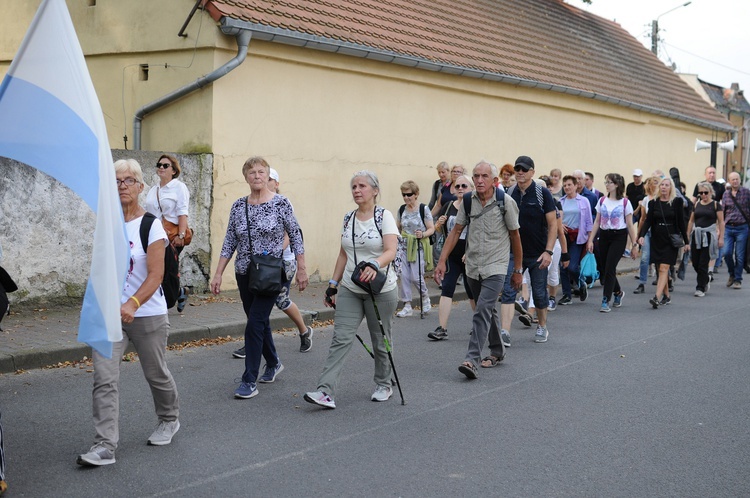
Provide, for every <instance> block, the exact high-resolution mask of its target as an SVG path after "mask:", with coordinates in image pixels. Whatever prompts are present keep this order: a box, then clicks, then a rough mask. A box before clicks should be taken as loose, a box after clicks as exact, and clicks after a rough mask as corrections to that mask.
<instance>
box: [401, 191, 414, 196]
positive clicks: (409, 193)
mask: <svg viewBox="0 0 750 498" xmlns="http://www.w3.org/2000/svg"><path fill="white" fill-rule="evenodd" d="M401 195H402V196H403V197H411V196H413V195H414V192H401Z"/></svg>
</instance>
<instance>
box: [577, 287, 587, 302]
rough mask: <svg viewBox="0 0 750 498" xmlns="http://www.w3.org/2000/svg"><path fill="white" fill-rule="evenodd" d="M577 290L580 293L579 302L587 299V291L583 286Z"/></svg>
mask: <svg viewBox="0 0 750 498" xmlns="http://www.w3.org/2000/svg"><path fill="white" fill-rule="evenodd" d="M579 290H580V291H581V301H585V300H586V298H587V297H589V289H588V287H586V286H585V285H583V286H581V287H579Z"/></svg>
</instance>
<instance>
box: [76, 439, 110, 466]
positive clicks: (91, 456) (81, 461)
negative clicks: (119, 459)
mask: <svg viewBox="0 0 750 498" xmlns="http://www.w3.org/2000/svg"><path fill="white" fill-rule="evenodd" d="M76 463H77V464H78V465H91V466H95V467H98V466H100V465H111V464H113V463H115V452H114V451H112V450H109V449H107V448H105V447H104V445H103V444H102V443H96V444H95V445H94V446H92V447H91V449H90V450H89V451H88V453H84V454H82V455H78V459H77V460H76Z"/></svg>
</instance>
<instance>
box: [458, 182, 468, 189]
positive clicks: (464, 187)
mask: <svg viewBox="0 0 750 498" xmlns="http://www.w3.org/2000/svg"><path fill="white" fill-rule="evenodd" d="M456 188H461V189H464V190H466V189H467V188H469V186H468V185H467V184H465V183H459V184H458V185H456Z"/></svg>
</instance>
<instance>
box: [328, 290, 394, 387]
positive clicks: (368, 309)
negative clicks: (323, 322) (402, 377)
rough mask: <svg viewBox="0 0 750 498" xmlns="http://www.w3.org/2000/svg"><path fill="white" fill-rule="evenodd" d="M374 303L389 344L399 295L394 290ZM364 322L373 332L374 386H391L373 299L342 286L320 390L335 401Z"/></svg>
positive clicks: (337, 297)
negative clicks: (341, 379)
mask: <svg viewBox="0 0 750 498" xmlns="http://www.w3.org/2000/svg"><path fill="white" fill-rule="evenodd" d="M375 302H376V303H377V304H378V311H379V312H380V318H381V319H382V321H383V330H384V331H385V334H386V337H388V341H391V322H393V313H394V312H395V311H396V307H397V306H398V291H397V290H396V289H393V290H391V291H388V292H385V293H382V294H380V295H378V296H375ZM363 318H367V328H368V329H369V330H370V341H371V342H372V350H373V353H374V354H375V376H374V380H375V384H377V385H382V386H390V385H391V364H390V362H389V361H388V353H387V352H386V349H385V342H384V341H383V334H382V333H381V332H380V326H379V325H378V319H377V317H376V316H375V308H374V307H373V305H372V298H371V297H370V296H369V295H368V294H356V293H354V292H352V291H350V290H349V289H347V288H346V287H343V286H342V287H340V288H339V292H338V294H337V295H336V315H335V317H334V326H333V339H332V340H331V347H330V349H329V350H328V359H327V360H326V364H325V367H323V373H321V374H320V379H319V380H318V390H319V391H323V392H325V393H327V394H328V395H329V396H331V397H332V398H334V399H335V398H336V396H335V394H336V387H337V386H338V383H339V376H340V375H341V367H343V366H344V360H345V359H346V355H347V353H349V350H350V349H351V347H352V342H353V341H354V339H355V336H356V334H357V329H358V328H359V325H360V324H361V323H362V319H363ZM391 345H393V342H391Z"/></svg>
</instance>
